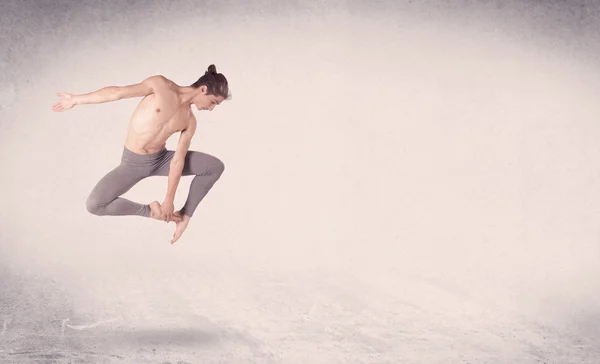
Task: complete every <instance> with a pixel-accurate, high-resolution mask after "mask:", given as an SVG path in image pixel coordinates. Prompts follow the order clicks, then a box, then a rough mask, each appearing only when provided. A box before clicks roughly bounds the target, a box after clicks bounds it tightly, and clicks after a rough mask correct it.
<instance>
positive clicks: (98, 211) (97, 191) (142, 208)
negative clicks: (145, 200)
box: [86, 148, 225, 217]
mask: <svg viewBox="0 0 600 364" xmlns="http://www.w3.org/2000/svg"><path fill="white" fill-rule="evenodd" d="M174 154H175V152H174V151H170V150H167V149H166V148H164V149H163V150H161V151H160V152H157V153H154V154H148V155H142V154H136V153H134V152H132V151H130V150H129V149H127V148H123V155H122V157H121V164H119V166H117V167H116V168H115V169H113V170H112V171H110V172H109V173H108V174H107V175H105V176H104V177H102V179H101V180H100V181H99V182H98V184H96V186H95V187H94V189H93V190H92V192H91V194H90V196H89V197H88V199H87V201H86V207H87V210H88V211H89V212H90V213H92V214H94V215H100V216H104V215H111V216H124V215H137V216H144V217H150V205H149V204H140V203H136V202H133V201H130V200H127V199H125V198H122V197H120V196H121V195H123V194H124V193H126V192H127V191H129V190H130V189H131V188H132V187H133V186H134V185H135V184H136V183H138V182H140V181H141V180H142V179H144V178H146V177H150V176H168V175H169V167H170V166H169V163H170V162H171V159H173V155H174ZM224 169H225V166H224V165H223V162H221V161H220V160H219V159H217V158H215V157H213V156H211V155H208V154H205V153H202V152H195V151H188V153H187V155H186V157H185V164H184V167H183V173H182V175H183V176H196V177H194V179H193V180H192V183H191V186H190V190H189V194H188V198H187V201H186V202H185V205H184V206H183V208H182V209H181V212H182V213H183V214H185V215H187V216H189V217H192V215H193V214H194V211H195V210H196V207H198V204H199V203H200V201H202V199H203V198H204V196H206V194H207V193H208V191H210V189H211V188H212V186H213V185H214V184H215V182H216V181H217V180H218V179H219V178H220V177H221V174H222V173H223V171H224ZM165 191H166V186H165ZM159 202H162V200H159Z"/></svg>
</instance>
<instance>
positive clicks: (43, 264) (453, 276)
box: [0, 0, 600, 362]
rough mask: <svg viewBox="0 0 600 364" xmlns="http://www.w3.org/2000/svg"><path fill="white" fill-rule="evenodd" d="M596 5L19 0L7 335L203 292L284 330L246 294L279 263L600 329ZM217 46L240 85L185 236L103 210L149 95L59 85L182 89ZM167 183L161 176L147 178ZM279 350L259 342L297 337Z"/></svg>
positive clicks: (195, 298) (1, 114)
mask: <svg viewBox="0 0 600 364" xmlns="http://www.w3.org/2000/svg"><path fill="white" fill-rule="evenodd" d="M599 14H600V5H598V3H595V2H592V1H568V2H567V1H546V2H544V4H540V3H539V2H536V1H516V0H515V1H478V2H475V1H466V0H464V1H446V2H442V1H433V0H432V1H410V2H409V1H397V2H395V1H369V2H367V1H351V0H348V1H341V0H339V1H330V2H324V1H288V2H278V1H248V2H241V1H240V2H239V3H238V2H235V1H231V0H229V1H227V0H226V1H126V2H121V1H119V2H117V1H113V2H109V1H102V2H96V1H16V0H13V1H11V0H8V1H2V2H1V3H0V26H1V32H0V45H1V49H2V52H1V53H0V155H1V158H0V183H1V186H2V190H3V191H4V193H3V194H2V196H3V201H2V202H3V203H2V206H3V208H2V209H0V218H1V220H0V221H1V222H0V223H1V225H0V239H1V244H0V264H1V265H0V272H1V273H2V275H0V282H1V283H0V288H1V289H2V290H1V291H0V292H1V296H0V302H2V305H0V310H1V312H0V313H1V314H2V315H3V316H2V317H5V318H7V319H9V318H10V320H11V321H10V322H11V324H7V329H6V330H8V331H6V333H9V332H11V331H10V330H11V327H13V328H16V327H21V328H22V330H24V331H23V332H24V333H25V334H24V335H26V333H27V332H28V331H27V330H29V329H30V328H31V327H32V325H38V326H40V325H41V326H40V327H42V328H43V330H46V331H44V332H55V331H52V330H55V329H56V327H54V326H52V325H53V324H52V323H51V322H54V321H52V320H58V321H56V322H60V320H62V319H64V318H67V317H70V318H71V319H72V320H76V319H77V318H80V319H81V320H82V322H83V321H86V320H88V321H89V320H92V321H93V320H94V319H100V318H102V317H112V316H114V315H121V316H126V317H127V320H128V321H127V320H126V322H130V323H131V322H134V323H135V322H138V321H136V320H137V319H138V318H139V320H142V318H141V317H143V320H148V321H147V322H149V324H148V325H150V326H151V328H150V329H148V330H149V331H147V332H146V334H144V335H141V336H140V337H137V340H138V341H144V340H149V341H152V340H150V339H147V338H148V337H150V338H152V337H160V334H159V333H157V332H156V331H152V330H156V328H155V327H154V326H152V322H153V321H152V320H153V319H155V320H158V321H157V322H160V320H161V318H164V316H165V312H168V315H177V314H180V313H181V312H182V310H183V311H184V312H185V311H186V310H187V309H189V307H190V305H192V306H193V305H201V307H200V308H197V307H196V306H194V307H196V308H197V309H198V310H200V311H202V312H203V314H205V315H207V316H210V315H209V313H210V314H212V316H211V317H212V318H213V319H214V317H215V315H221V316H220V317H222V318H223V320H229V321H236V320H238V319H239V322H242V321H244V320H246V321H247V322H248V323H247V325H246V326H244V325H242V324H239V325H242V326H243V327H242V328H240V330H241V332H251V333H254V334H253V335H254V336H253V339H252V340H256V342H260V340H266V341H267V342H269V340H275V339H274V337H270V336H265V337H261V336H260V334H259V333H257V332H260V330H259V329H256V328H255V327H254V328H253V326H252V323H257V322H263V323H264V325H265V326H269V324H270V323H272V324H273V326H269V327H270V328H271V329H273V328H274V327H276V325H277V320H275V318H273V317H271V318H270V319H271V321H269V317H270V316H268V314H267V313H264V314H265V315H267V316H252V317H251V318H249V317H250V316H248V315H244V314H243V313H241V312H242V311H239V310H238V306H236V305H241V306H240V307H250V306H251V307H255V306H252V305H256V307H259V306H260V305H262V303H260V302H262V301H260V299H259V298H257V297H259V296H264V297H271V298H269V300H270V301H269V302H271V301H272V299H273V297H274V296H272V295H274V294H275V293H273V292H275V291H276V290H275V289H274V288H272V287H271V286H268V287H267V286H265V285H262V284H259V283H260V282H266V281H269V279H283V280H284V281H286V282H287V283H286V284H288V285H290V284H291V285H293V284H306V286H303V287H304V288H306V289H307V290H309V291H310V290H313V291H315V292H316V291H318V292H319V295H321V296H320V297H329V296H327V295H328V294H329V293H330V292H331V288H327V289H323V291H319V289H318V288H316V287H317V286H315V285H317V283H315V282H317V281H318V282H321V281H323V280H326V277H338V276H340V277H341V276H343V277H350V278H347V279H348V282H349V283H348V284H349V287H354V288H353V289H351V288H348V289H349V290H350V291H349V292H350V293H348V294H349V295H350V296H352V297H354V298H355V299H357V297H361V292H364V291H363V290H364V289H366V288H364V287H363V288H358V287H361V286H359V285H358V283H356V282H357V281H358V280H361V281H363V282H364V284H365V287H370V288H368V289H377V290H379V291H378V292H385V295H393V296H394V297H400V298H399V299H401V300H405V301H411V300H413V303H414V304H415V305H417V306H419V305H424V304H425V303H424V302H429V303H430V304H432V305H433V304H434V303H435V304H437V305H438V306H437V307H438V308H439V309H440V310H445V309H447V310H454V309H456V310H459V311H460V307H462V306H461V305H462V303H460V302H463V301H468V302H483V304H484V305H485V304H490V303H494V304H496V305H498V307H502V308H504V309H507V310H516V311H517V312H521V313H526V314H527V315H532V317H533V316H536V317H538V316H539V317H544V318H545V319H546V320H549V321H550V322H555V323H556V324H557V325H559V322H560V325H565V327H569V329H570V330H573V332H574V334H573V335H575V336H574V337H578V335H581V336H584V337H590V335H596V336H595V337H598V336H597V335H598V334H597V331H594V330H597V329H595V327H596V326H597V325H596V324H594V322H595V323H598V317H599V316H598V315H600V310H598V305H597V292H598V289H600V279H599V278H598V277H600V268H599V267H600V265H598V259H600V244H598V236H599V232H600V228H599V224H598V216H599V215H598V211H599V208H598V206H599V204H600V189H599V188H598V186H599V185H600V173H599V172H598V171H599V170H600V167H599V166H600V163H599V162H600V148H598V140H599V137H600V126H599V125H598V120H600V118H599V116H600V103H599V102H598V94H599V91H600V68H599V66H598V64H599V63H598V61H600V42H599V40H600V15H599ZM211 63H214V64H216V66H217V70H218V71H219V72H223V73H224V74H225V75H226V76H227V78H228V79H229V81H230V84H231V90H232V93H233V99H232V100H230V101H227V102H225V103H223V105H222V106H219V107H218V108H217V110H216V111H215V112H213V113H210V114H209V113H197V116H198V120H199V132H198V134H197V136H196V137H195V139H194V141H193V143H192V149H195V150H201V151H204V152H207V153H211V154H214V155H216V156H218V157H219V158H221V159H222V160H223V161H224V162H225V164H226V171H225V173H224V175H223V177H222V179H221V180H220V181H219V182H218V184H217V185H216V186H215V188H214V189H213V190H212V191H211V192H210V194H209V196H208V197H207V199H206V200H205V201H204V202H203V203H202V204H201V205H200V207H199V209H198V214H197V217H195V218H194V220H193V221H192V223H191V225H190V227H189V228H188V230H187V231H186V233H185V234H184V236H183V237H182V238H181V240H180V242H178V243H177V244H176V245H175V246H170V245H169V244H168V242H169V240H170V237H171V234H172V230H173V225H165V224H159V223H156V222H153V221H148V220H143V219H140V218H133V217H131V218H100V217H96V216H92V215H90V214H88V213H87V211H86V210H85V199H86V197H87V195H88V194H89V192H90V191H91V189H92V188H93V186H94V185H95V183H96V182H97V181H98V180H99V179H100V178H101V177H102V176H103V175H104V174H105V173H107V172H108V171H109V170H110V169H112V168H114V167H115V166H116V164H117V163H118V161H119V158H120V153H121V151H122V146H123V142H124V138H125V131H126V128H127V122H128V118H129V116H130V115H131V112H132V111H133V109H134V108H135V106H136V104H137V102H138V100H123V101H119V102H116V103H111V104H103V105H85V106H77V107H75V108H74V109H72V110H69V111H67V112H65V113H52V111H51V105H52V104H53V103H54V102H55V101H56V100H57V96H56V93H57V92H71V93H86V92H90V91H94V90H97V89H99V88H102V87H104V86H109V85H126V84H132V83H136V82H139V81H141V80H142V79H144V78H146V77H148V76H149V75H154V74H162V75H165V76H166V77H168V78H170V79H172V80H173V81H175V82H176V83H178V84H181V85H186V84H191V83H192V82H193V81H195V80H196V79H197V78H198V77H199V76H200V75H202V73H203V72H204V70H205V69H206V67H207V66H208V65H209V64H211ZM176 141H177V139H176V137H174V138H173V139H171V140H170V141H169V144H168V147H169V148H174V147H175V145H176ZM189 181H190V179H188V178H184V179H183V180H182V182H181V184H180V188H179V190H178V191H179V192H178V195H177V200H176V202H177V203H178V204H181V203H182V202H183V201H184V200H185V196H186V193H187V188H188V186H189ZM165 191H166V179H160V178H153V179H148V180H144V181H142V182H141V183H140V184H139V185H138V186H137V187H136V188H134V189H133V190H132V191H130V192H129V193H128V196H129V197H130V198H132V199H134V200H139V201H148V202H149V201H151V200H154V199H159V200H160V199H162V198H163V197H164V193H165ZM176 207H178V206H176ZM308 276H310V277H321V278H314V280H313V278H310V279H309V278H306V277H308ZM252 277H254V278H252ZM274 277H278V278H274ZM281 277H286V278H285V279H284V278H281ZM302 277H304V278H302ZM288 278H289V279H288ZM340 279H341V278H340ZM342 281H343V282H346V281H344V280H343V279H342ZM342 281H340V282H342ZM257 282H258V283H257ZM291 282H296V283H291ZM298 282H302V283H298ZM178 284H179V286H178ZM257 284H258V285H259V286H260V287H256V286H255V285H257ZM319 284H325V283H319ZM340 284H341V283H340ZM408 286H410V287H413V288H411V289H412V291H410V290H409V289H408V288H406V287H408ZM425 286H427V287H437V289H439V290H440V292H442V291H443V292H445V293H444V294H447V295H448V296H440V297H442V298H440V297H438V298H435V299H434V298H431V297H433V296H429V293H428V292H429V291H428V290H427V289H425V288H423V287H425ZM174 287H179V288H174ZM211 287H212V288H211ZM269 287H271V288H269ZM319 287H320V286H319ZM260 289H263V290H262V291H261V290H260ZM175 291H177V292H176V293H174V292H175ZM409 291H410V292H412V293H411V294H410V295H409V294H408V293H407V292H409ZM139 292H142V293H139ZM240 292H244V293H240ZM251 292H254V293H251ZM277 292H279V291H277ZM311 292H312V291H311ZM140 294H141V296H140ZM307 294H308V293H307ZM382 294H383V293H382ZM440 294H441V293H440ZM292 296H293V295H291V294H290V293H289V292H287V293H285V292H284V293H281V294H280V296H277V297H279V298H280V299H281V300H282V302H286V301H287V300H288V299H289V300H292ZM309 296H310V295H309ZM225 297H227V298H225ZM373 297H376V296H373ZM382 297H383V296H382ZM385 297H388V296H385ZM449 297H455V298H457V297H458V298H457V300H458V301H456V302H455V301H452V299H451V298H449ZM200 298H204V299H205V300H204V301H202V302H204V303H199V300H200ZM313 298H314V297H306V300H307V302H311V300H312V299H313ZM265 299H267V298H265ZM314 299H316V298H314ZM323 299H324V298H323ZM382 299H383V298H382ZM211 300H214V302H215V303H212V304H211V303H209V302H210V301H211ZM216 302H219V304H217V303H216ZM235 302H237V303H235ZM336 302H338V303H339V302H344V301H343V299H341V301H336ZM373 302H375V301H373ZM373 302H372V304H373V305H376V303H373ZM382 302H383V301H382ZM457 302H458V303H457ZM453 305H456V306H453ZM166 307H177V308H178V310H179V311H177V312H179V313H172V312H171V311H169V310H170V309H167V308H166ZM224 307H229V308H228V310H226V309H225V308H224ZM372 307H376V306H372ZM421 307H422V306H421ZM449 307H451V308H449ZM309 308H310V305H309ZM173 309H174V308H173ZM240 309H241V308H240ZM219 310H225V311H219ZM195 312H197V311H195ZM270 312H273V311H270ZM374 312H383V311H374ZM452 312H454V311H452ZM113 314H114V315H113ZM111 315H112V316H111ZM144 315H146V316H144ZM236 315H237V316H236ZM23 317H27V318H28V319H27V320H26V319H23ZM280 317H281V316H280ZM19 320H20V321H19ZM261 320H262V321H261ZM19 322H20V324H19ZM86 322H87V321H86ZM140 322H141V321H140ZM145 322H146V321H145ZM19 325H21V326H19ZM28 325H29V326H28ZM132 325H133V324H132ZM136 325H139V323H138V324H136ZM59 326H60V325H59ZM134 326H135V325H134ZM36 327H37V326H36ZM202 327H204V326H202ZM12 330H13V331H12V332H14V330H16V329H12ZM48 330H49V331H48ZM56 330H57V329H56ZM244 330H246V331H244ZM253 330H254V331H253ZM257 330H258V331H257ZM290 330H292V332H295V331H294V330H299V329H298V328H295V329H294V328H291V329H290ZM315 330H316V329H315ZM309 332H310V333H312V335H313V337H314V338H317V337H318V336H314V335H317V334H316V332H317V331H309ZM380 334H381V332H380ZM227 335H229V334H227ZM231 335H233V334H231ZM236 335H237V334H236ZM240 335H242V334H240ZM273 335H275V334H273ZM234 336H235V335H234ZM242 336H243V335H242ZM183 337H185V335H183V336H180V337H179V340H181V341H184V339H183ZM235 337H238V336H235ZM240 337H241V336H240ZM106 340H108V341H107V342H109V343H112V342H113V341H111V340H109V339H106ZM114 340H115V342H116V341H118V340H117V339H114ZM252 340H251V342H253V343H254V342H255V341H252ZM307 340H308V341H310V340H309V339H307ZM315 340H319V341H322V340H324V339H323V338H319V339H315ZM175 341H177V339H175ZM144 342H145V341H144ZM23 345H25V346H26V344H23ZM81 345H83V344H81ZM253 345H254V344H253ZM540 345H541V344H540ZM25 346H23V347H25ZM559 346H560V345H559ZM250 347H255V346H252V345H250ZM541 347H543V345H541ZM569 347H571V346H569ZM588 348H589V347H588ZM6 350H8V349H6ZM249 350H250V349H249ZM261 350H262V349H261ZM265 350H266V351H265V352H263V351H261V352H259V353H258V354H257V353H256V352H255V351H250V352H251V353H253V354H252V355H255V356H256V357H261V356H264V355H267V354H268V353H270V354H269V355H271V354H272V355H275V356H277V355H283V354H281V352H278V351H277V350H276V349H272V348H271V349H269V350H270V351H269V350H267V349H265ZM280 350H283V349H280ZM289 350H292V349H289ZM382 350H383V349H382ZM498 350H500V352H502V350H504V349H502V346H499V349H498ZM565 350H566V349H565ZM586 350H593V349H586ZM517 352H518V350H517V351H515V353H517ZM244 353H245V352H244ZM244 353H241V354H239V355H241V356H244V355H246V354H244ZM594 353H597V352H594ZM321 354H322V355H325V354H323V353H321ZM588 354H589V355H588V356H587V357H586V358H588V359H589V358H591V356H592V355H593V353H591V352H590V351H588ZM248 355H250V354H248ZM298 355H299V356H297V357H292V356H291V354H290V356H288V357H286V359H287V360H288V361H287V362H294V360H296V359H297V360H299V362H300V361H302V360H304V359H302V356H300V354H298ZM316 355H318V354H316ZM331 355H333V354H331ZM340 355H341V354H340ZM355 355H358V354H355ZM415 355H416V354H415ZM515 355H516V357H521V358H522V356H519V355H517V354H515ZM553 355H554V354H552V353H550V354H547V356H548V357H549V358H553V357H554V358H556V356H553ZM556 355H558V354H556ZM167 356H168V355H167ZM317 357H318V356H317ZM324 357H325V356H324ZM165 358H166V357H165ZM505 359H506V358H505ZM173 360H174V359H173ZM440 360H441V361H440V362H444V361H443V360H442V359H440ZM590 360H591V359H590ZM259 361H260V360H259ZM247 362H249V361H247ZM329 362H332V361H329ZM429 362H434V361H433V360H432V361H429ZM505 362H506V361H505ZM579 362H582V361H579ZM590 362H592V361H590Z"/></svg>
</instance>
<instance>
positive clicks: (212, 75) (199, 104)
mask: <svg viewBox="0 0 600 364" xmlns="http://www.w3.org/2000/svg"><path fill="white" fill-rule="evenodd" d="M191 87H193V88H195V89H198V90H199V92H198V94H197V95H196V96H195V97H194V98H193V99H192V103H193V104H194V105H196V108H198V110H210V111H212V109H214V107H215V106H217V105H219V104H220V103H221V102H223V100H229V99H230V98H231V94H230V93H229V85H228V83H227V79H226V78H225V76H223V74H222V73H217V67H215V65H214V64H211V65H210V66H208V70H207V71H206V72H205V73H204V75H203V76H202V77H200V78H199V79H198V81H196V82H194V83H193V84H192V85H191Z"/></svg>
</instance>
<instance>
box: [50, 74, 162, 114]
mask: <svg viewBox="0 0 600 364" xmlns="http://www.w3.org/2000/svg"><path fill="white" fill-rule="evenodd" d="M166 85H167V79H166V78H165V77H163V76H160V75H159V76H152V77H148V78H146V79H145V80H143V81H142V82H140V83H137V84H135V85H128V86H107V87H104V88H101V89H100V90H97V91H94V92H90V93H87V94H82V95H72V94H68V93H59V94H58V96H60V97H61V99H60V100H59V101H58V102H57V103H55V104H54V105H53V106H52V109H53V110H54V111H57V112H60V111H65V110H68V109H70V108H72V107H73V106H75V105H83V104H100V103H104V102H109V101H117V100H122V99H127V98H132V97H142V96H147V95H150V94H152V93H154V92H156V91H157V90H159V89H160V88H161V87H165V86H166Z"/></svg>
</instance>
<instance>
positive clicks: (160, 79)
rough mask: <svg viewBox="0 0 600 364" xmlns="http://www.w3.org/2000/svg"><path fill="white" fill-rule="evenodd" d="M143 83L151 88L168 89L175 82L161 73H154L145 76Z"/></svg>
mask: <svg viewBox="0 0 600 364" xmlns="http://www.w3.org/2000/svg"><path fill="white" fill-rule="evenodd" d="M144 83H145V84H147V85H148V86H150V87H152V89H153V90H155V91H158V90H169V89H171V90H172V89H173V87H174V86H176V85H175V83H174V82H173V81H171V80H170V79H168V78H167V77H165V76H163V75H154V76H150V77H148V78H146V79H145V80H144Z"/></svg>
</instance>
